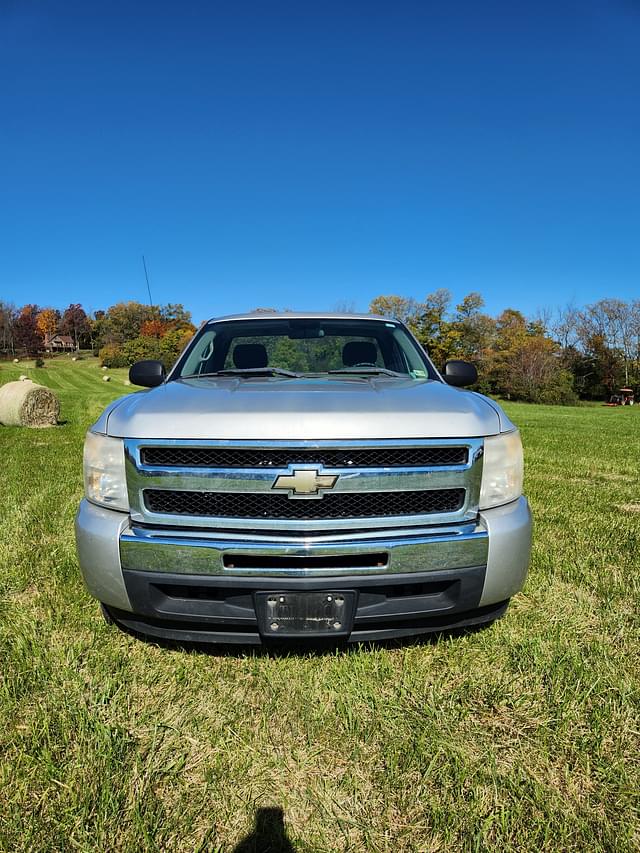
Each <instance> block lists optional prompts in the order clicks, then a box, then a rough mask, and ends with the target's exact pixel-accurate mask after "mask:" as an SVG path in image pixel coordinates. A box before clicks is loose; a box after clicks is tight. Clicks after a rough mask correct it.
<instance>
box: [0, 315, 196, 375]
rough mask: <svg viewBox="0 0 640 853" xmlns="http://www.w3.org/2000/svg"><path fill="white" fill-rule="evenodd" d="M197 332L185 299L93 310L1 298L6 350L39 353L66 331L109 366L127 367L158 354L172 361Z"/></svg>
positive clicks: (0, 337) (0, 329)
mask: <svg viewBox="0 0 640 853" xmlns="http://www.w3.org/2000/svg"><path fill="white" fill-rule="evenodd" d="M194 332H195V326H194V325H193V323H192V322H191V313H190V312H189V311H186V310H185V309H184V306H183V305H181V304H167V305H144V304H142V303H140V302H133V301H131V302H118V303H116V304H115V305H112V306H111V307H110V308H107V309H106V310H104V311H103V310H100V311H95V312H94V313H93V314H88V313H87V312H86V311H85V310H84V308H83V307H82V305H80V304H78V303H73V304H71V305H69V306H68V307H67V308H66V309H65V310H64V311H59V310H58V309H57V308H51V307H40V306H38V305H35V304H32V303H29V304H27V305H23V306H22V308H16V307H15V306H14V305H12V304H10V303H8V302H2V301H0V353H1V354H3V355H4V356H5V357H12V356H15V355H23V356H32V355H38V354H40V353H42V352H44V351H45V349H48V348H49V349H50V346H49V344H50V341H51V338H52V337H54V336H55V335H64V336H67V337H69V338H70V339H71V341H72V342H73V347H74V349H75V350H91V351H92V352H94V353H95V354H96V355H99V356H100V358H101V360H102V363H103V364H104V365H105V366H106V367H126V366H128V365H130V364H133V362H134V361H138V360H139V359H143V358H158V359H160V360H161V361H163V362H164V363H165V364H166V365H167V367H170V366H171V365H172V364H173V363H174V362H175V360H176V358H177V357H178V355H179V354H180V352H181V351H182V349H183V348H184V347H185V346H186V344H187V342H188V341H189V339H190V338H191V337H192V335H193V333H194Z"/></svg>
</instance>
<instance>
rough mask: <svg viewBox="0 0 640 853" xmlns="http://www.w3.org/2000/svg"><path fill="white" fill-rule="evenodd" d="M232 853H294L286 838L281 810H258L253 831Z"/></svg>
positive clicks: (293, 848)
mask: <svg viewBox="0 0 640 853" xmlns="http://www.w3.org/2000/svg"><path fill="white" fill-rule="evenodd" d="M233 853H295V847H294V846H293V844H292V843H291V842H290V841H289V837H288V836H287V830H286V829H285V825H284V813H283V811H282V809H280V808H263V809H258V811H257V812H256V817H255V826H254V828H253V831H252V832H250V833H249V835H247V836H245V837H244V838H243V839H242V840H241V841H239V842H238V844H236V846H235V847H234V848H233Z"/></svg>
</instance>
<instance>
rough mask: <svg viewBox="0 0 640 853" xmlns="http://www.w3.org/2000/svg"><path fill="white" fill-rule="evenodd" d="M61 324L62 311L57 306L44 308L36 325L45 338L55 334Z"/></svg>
mask: <svg viewBox="0 0 640 853" xmlns="http://www.w3.org/2000/svg"><path fill="white" fill-rule="evenodd" d="M59 324H60V312H59V311H58V310H57V309H55V308H43V309H42V311H40V313H39V314H38V317H37V319H36V325H37V327H38V331H39V332H40V334H41V335H42V337H43V338H44V339H45V341H46V339H47V338H49V337H51V336H52V335H55V334H56V332H57V331H58V326H59Z"/></svg>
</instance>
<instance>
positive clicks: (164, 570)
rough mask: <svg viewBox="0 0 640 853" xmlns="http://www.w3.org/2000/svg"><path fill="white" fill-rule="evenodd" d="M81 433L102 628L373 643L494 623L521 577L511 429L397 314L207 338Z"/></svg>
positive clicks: (223, 638) (523, 516)
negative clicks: (439, 365)
mask: <svg viewBox="0 0 640 853" xmlns="http://www.w3.org/2000/svg"><path fill="white" fill-rule="evenodd" d="M130 378H131V381H132V383H134V384H138V385H143V386H147V388H148V390H146V391H141V392H137V393H134V394H130V395H127V396H125V397H123V398H121V399H119V400H116V401H115V402H114V403H112V404H111V405H110V406H109V407H108V408H107V409H106V410H105V411H104V412H103V414H102V415H101V416H100V418H99V419H98V421H97V422H96V423H95V424H94V425H93V426H92V427H91V429H90V430H89V432H88V433H87V439H86V443H85V452H84V475H85V498H84V500H83V501H82V503H81V505H80V508H79V511H78V515H77V518H76V538H77V547H78V556H79V562H80V567H81V570H82V573H83V576H84V579H85V583H86V585H87V587H88V589H89V591H90V593H91V594H92V595H93V596H94V597H95V598H97V599H98V600H99V601H100V602H101V604H102V606H103V611H104V612H105V614H106V615H107V616H108V618H109V619H110V620H112V621H113V622H115V623H116V624H118V625H119V626H121V627H122V628H124V629H127V630H129V631H133V632H135V633H139V634H143V635H146V636H151V637H157V638H166V639H171V640H177V641H182V642H205V643H264V642H268V641H272V640H281V641H284V642H295V641H296V640H298V639H300V638H325V639H327V638H335V639H336V640H338V639H340V640H343V641H344V640H346V641H349V642H361V641H370V640H381V639H388V638H393V637H403V636H410V635H414V634H422V633H428V632H434V631H442V630H445V629H452V628H461V627H465V626H471V625H479V624H482V623H485V622H490V621H492V620H494V619H496V618H498V617H499V616H501V615H502V614H503V613H504V612H505V610H506V608H507V606H508V603H509V600H510V598H511V597H512V596H513V595H515V594H516V593H517V592H518V591H519V590H520V589H522V586H523V584H524V581H525V577H526V574H527V569H528V564H529V554H530V546H531V514H530V510H529V505H528V502H527V499H526V498H525V497H524V496H523V495H522V480H523V459H522V446H521V443H520V436H519V433H518V430H517V429H516V427H515V426H514V424H513V423H511V421H510V420H509V418H508V417H507V416H506V414H505V413H504V412H503V410H502V409H501V408H500V406H499V405H498V404H497V403H495V402H494V401H493V400H490V399H489V398H487V397H485V396H483V395H481V394H478V393H476V392H474V391H470V390H466V388H465V387H464V386H466V385H469V384H472V383H473V382H474V380H475V379H476V372H475V368H474V367H473V366H471V365H469V364H466V363H465V362H460V361H452V362H448V364H447V365H446V366H445V367H444V369H443V371H442V373H440V372H439V371H438V370H437V369H436V367H435V366H434V364H433V363H432V362H431V360H430V359H429V357H428V355H427V354H426V353H425V352H424V350H423V349H422V348H421V346H420V345H419V343H418V342H417V341H416V340H415V338H414V337H413V336H412V335H411V333H410V332H409V331H408V329H407V328H406V327H405V326H403V324H402V323H399V322H397V321H396V320H393V319H390V318H386V317H377V316H372V315H368V314H366V315H365V314H363V315H344V314H312V313H304V314H303V313H293V312H286V313H275V312H274V313H266V312H265V313H259V314H246V315H233V316H228V317H222V318H218V319H212V320H210V321H209V322H207V323H205V324H203V325H202V327H201V328H200V330H199V331H198V332H197V334H196V335H195V336H194V338H193V339H192V341H191V342H190V344H189V345H188V346H187V348H186V350H185V351H184V353H183V354H182V355H181V357H180V358H179V359H178V361H177V363H176V364H175V365H174V367H173V368H172V369H171V370H170V371H169V373H168V374H167V375H165V371H164V368H163V366H162V365H161V364H160V363H159V362H148V361H147V362H140V363H138V364H136V365H133V367H132V368H131V373H130Z"/></svg>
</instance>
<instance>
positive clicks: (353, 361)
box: [342, 341, 378, 367]
mask: <svg viewBox="0 0 640 853" xmlns="http://www.w3.org/2000/svg"><path fill="white" fill-rule="evenodd" d="M377 358H378V350H377V348H376V345H375V344H372V343H371V342H370V341H349V343H348V344H345V345H344V346H343V347H342V363H343V364H344V366H345V367H355V366H356V365H358V364H375V363H376V359H377Z"/></svg>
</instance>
